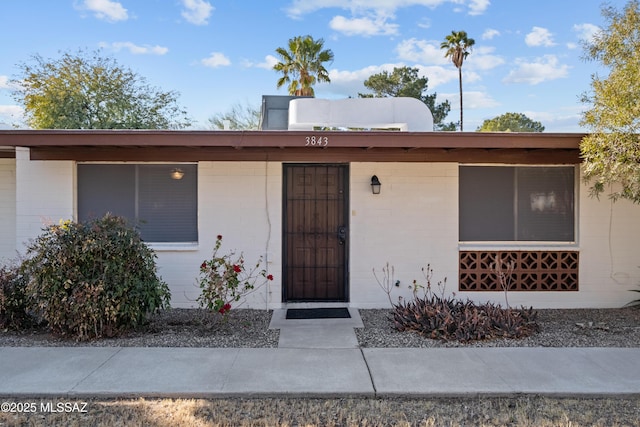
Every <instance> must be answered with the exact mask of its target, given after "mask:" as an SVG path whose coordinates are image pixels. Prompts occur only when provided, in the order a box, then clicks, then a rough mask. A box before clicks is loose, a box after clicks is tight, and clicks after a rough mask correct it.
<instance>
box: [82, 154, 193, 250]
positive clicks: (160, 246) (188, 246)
mask: <svg viewBox="0 0 640 427" xmlns="http://www.w3.org/2000/svg"><path fill="white" fill-rule="evenodd" d="M80 165H107V166H108V165H113V166H117V165H129V166H148V165H167V166H169V165H170V166H174V167H180V165H194V166H195V171H196V172H195V173H196V177H195V182H196V184H195V185H196V187H195V208H196V212H195V216H196V218H195V226H196V229H195V233H196V240H195V241H188V240H181V241H164V242H163V241H155V240H149V241H146V240H145V241H144V242H145V244H146V245H147V246H149V247H150V248H151V249H153V250H159V251H191V250H197V249H198V247H199V241H200V216H199V212H200V208H199V204H200V195H199V191H200V189H199V187H200V182H199V181H200V180H199V167H198V166H199V164H198V162H140V161H133V162H130V161H125V162H122V161H120V162H118V161H113V162H110V161H97V162H93V161H80V162H76V167H75V168H74V181H75V185H74V201H75V203H74V205H75V206H74V207H75V212H74V216H75V218H76V219H77V220H79V219H80V218H79V217H80V212H79V198H80V196H79V177H78V166H80ZM136 203H137V197H136ZM137 210H138V209H137V208H136V212H137ZM127 220H131V219H130V218H127ZM136 221H137V219H136ZM132 225H136V224H135V223H134V224H132Z"/></svg>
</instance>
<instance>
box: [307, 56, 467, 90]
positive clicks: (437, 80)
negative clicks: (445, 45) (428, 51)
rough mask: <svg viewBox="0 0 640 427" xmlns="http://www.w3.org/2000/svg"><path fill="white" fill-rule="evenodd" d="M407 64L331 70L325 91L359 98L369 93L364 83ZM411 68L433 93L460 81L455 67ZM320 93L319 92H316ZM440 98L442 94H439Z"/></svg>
mask: <svg viewBox="0 0 640 427" xmlns="http://www.w3.org/2000/svg"><path fill="white" fill-rule="evenodd" d="M406 65H407V64H405V63H402V62H399V63H394V64H391V63H387V64H381V65H370V66H368V67H364V68H361V69H359V70H354V71H348V70H337V69H333V70H329V78H330V79H331V84H330V85H327V86H326V88H324V89H323V91H324V92H330V93H332V94H336V95H340V96H343V97H344V96H357V95H358V93H368V92H369V89H367V88H366V87H365V86H364V81H365V80H367V79H368V78H369V77H371V76H372V75H374V74H379V73H381V72H383V71H386V72H388V73H391V72H393V69H394V68H396V67H397V68H399V67H404V66H406ZM411 67H414V68H417V69H418V75H419V76H421V77H422V76H424V77H427V78H428V79H429V81H428V83H427V84H428V89H427V90H428V92H430V93H432V92H433V91H434V89H435V88H436V87H438V86H439V85H442V84H444V83H448V82H451V81H457V80H458V71H457V69H456V68H455V67H454V66H451V67H441V66H424V65H412V66H411ZM464 78H465V81H475V80H477V79H478V75H477V74H476V73H473V72H470V73H468V74H465V77H464ZM316 92H318V91H316ZM438 97H440V94H438Z"/></svg>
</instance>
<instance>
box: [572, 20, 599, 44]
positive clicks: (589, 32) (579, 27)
mask: <svg viewBox="0 0 640 427" xmlns="http://www.w3.org/2000/svg"><path fill="white" fill-rule="evenodd" d="M573 31H574V32H575V33H576V34H577V35H578V38H579V39H580V40H583V41H586V42H590V41H591V40H593V37H594V36H595V35H596V34H597V33H598V32H600V31H601V28H600V27H598V26H597V25H593V24H576V25H574V26H573Z"/></svg>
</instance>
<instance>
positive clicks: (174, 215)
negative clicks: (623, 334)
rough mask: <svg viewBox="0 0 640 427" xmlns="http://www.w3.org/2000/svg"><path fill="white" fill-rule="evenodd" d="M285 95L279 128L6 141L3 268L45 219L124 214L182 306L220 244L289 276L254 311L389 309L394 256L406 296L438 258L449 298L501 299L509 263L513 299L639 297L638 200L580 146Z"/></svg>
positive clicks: (551, 303)
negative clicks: (595, 179)
mask: <svg viewBox="0 0 640 427" xmlns="http://www.w3.org/2000/svg"><path fill="white" fill-rule="evenodd" d="M316 101H320V102H316ZM352 101H353V102H358V103H354V104H350V105H347V106H345V105H346V104H345V102H346V103H349V102H352ZM287 102H288V103H289V111H288V113H287V114H284V113H283V111H276V110H277V109H276V110H273V111H269V108H268V107H269V106H268V105H267V106H265V109H266V110H265V116H264V117H265V118H266V119H268V118H269V117H271V119H270V120H265V123H264V126H265V128H266V129H269V128H270V127H269V126H270V125H269V123H268V122H271V125H273V127H275V128H277V127H278V126H282V124H283V122H284V121H288V123H286V128H284V129H279V130H261V131H151V130H150V131H116V130H114V131H82V130H74V131H67V130H37V131H36V130H2V131H0V178H1V179H0V258H4V259H9V258H12V257H14V256H15V254H16V251H18V252H20V251H22V250H23V249H24V242H25V241H27V240H28V239H30V238H33V237H35V236H37V235H38V234H39V233H40V232H41V230H42V227H43V226H44V225H46V224H48V223H57V222H58V221H59V220H60V219H69V218H73V219H76V220H83V219H86V218H90V217H91V216H94V215H96V216H98V215H100V214H101V213H102V212H104V211H111V212H114V213H117V214H120V215H125V216H127V217H129V218H131V219H133V220H136V219H137V220H142V221H143V222H142V225H141V232H142V235H143V238H144V239H145V241H147V242H148V243H149V245H150V246H151V247H152V248H153V249H154V250H155V251H156V253H157V255H158V265H159V269H160V274H161V275H162V277H163V279H164V280H165V281H166V282H167V283H169V285H170V288H171V291H172V304H173V305H174V306H175V307H192V306H196V305H197V304H196V302H195V299H196V298H197V296H198V295H199V288H198V287H197V284H196V278H197V276H198V272H199V266H200V264H201V263H202V261H203V260H204V259H206V258H207V257H208V256H210V254H211V251H212V249H213V246H214V243H215V239H216V236H217V235H222V236H223V250H232V249H236V250H238V251H242V252H243V253H244V256H245V259H246V260H247V262H250V261H253V260H258V259H259V258H260V257H262V258H263V260H264V262H265V264H264V265H265V266H266V267H267V269H268V272H269V274H272V275H273V276H274V278H275V280H274V281H272V282H269V283H268V284H267V285H265V286H264V287H261V288H260V289H258V290H257V291H256V292H255V293H254V294H252V295H251V296H250V297H249V298H247V301H246V304H245V307H256V308H277V307H280V306H282V304H283V303H293V302H306V301H314V302H344V303H349V304H350V305H352V306H354V307H360V308H374V307H388V305H389V302H388V299H387V295H386V294H385V293H384V292H383V291H382V289H381V288H380V286H379V285H378V283H377V281H376V278H375V277H374V274H373V270H374V269H375V270H376V273H377V275H378V278H379V279H380V278H381V277H382V276H381V275H382V271H381V270H382V268H383V267H384V266H385V265H386V263H389V264H390V265H393V266H394V276H393V279H392V283H393V284H394V285H395V284H397V285H398V286H397V287H396V286H393V288H394V289H393V294H392V295H393V297H394V298H396V297H397V296H403V297H410V296H411V292H412V291H411V289H409V286H410V285H411V284H412V283H413V281H414V280H417V281H418V283H421V284H424V283H425V279H424V277H423V272H422V268H423V267H426V266H427V264H429V265H430V266H431V268H433V270H434V273H433V284H434V286H435V282H437V281H439V280H443V279H444V278H445V277H446V279H447V280H446V290H445V292H447V293H451V292H455V293H456V295H457V296H459V297H462V298H467V297H468V298H470V299H472V300H476V301H487V300H490V301H495V302H500V303H503V302H504V295H503V292H502V289H501V287H500V285H499V284H498V282H497V280H496V276H495V274H494V272H492V269H491V264H492V263H494V262H495V260H496V257H497V256H498V257H499V258H500V259H501V260H503V261H504V262H507V261H510V260H513V261H514V262H515V265H516V268H515V271H514V274H513V275H512V276H511V283H510V287H511V291H510V294H509V302H510V303H511V305H516V306H517V305H521V304H524V305H533V306H534V307H536V308H545V307H548V308H562V307H565V308H572V307H619V306H622V305H624V304H625V303H627V302H628V301H630V300H632V299H634V294H632V293H630V292H629V290H630V289H637V288H638V286H639V285H640V268H639V266H640V206H638V205H634V204H632V203H629V202H626V201H618V202H616V203H612V202H611V201H609V200H608V199H606V198H603V199H602V200H597V199H594V198H591V197H590V196H589V191H588V186H587V185H586V184H584V183H583V182H582V180H581V173H580V156H579V148H578V147H579V143H580V140H581V138H582V137H583V135H581V134H558V133H535V134H530V133H526V134H525V133H476V132H466V133H464V132H433V131H428V130H424V129H423V128H420V129H419V130H416V127H418V128H419V127H420V123H421V120H422V121H426V122H428V121H429V120H430V119H431V115H430V113H428V110H427V111H426V112H425V111H416V110H414V109H413V107H411V106H409V107H407V105H409V104H411V102H410V101H409V102H408V103H406V102H405V101H397V104H393V105H392V104H385V107H384V108H382V109H380V108H377V107H376V108H373V109H372V108H371V106H370V105H369V104H366V105H365V104H359V102H380V100H342V101H341V102H339V103H334V104H332V103H327V102H325V101H323V100H314V99H290V100H287ZM382 102H389V101H388V100H383V101H382ZM267 104H268V102H267ZM378 107H379V106H378ZM416 108H418V107H416ZM285 109H286V108H285ZM279 110H282V108H280V109H279ZM354 111H355V112H360V113H366V114H364V116H365V119H362V116H363V114H360V115H355V116H354V115H353V112H354ZM380 111H383V112H384V111H386V112H387V113H388V114H387V115H386V116H385V115H384V114H381V113H380ZM421 114H422V116H421ZM314 117H317V119H314ZM420 117H422V119H420ZM277 123H280V124H279V125H277ZM431 123H432V122H431ZM431 126H432V125H431ZM273 127H271V129H273ZM289 128H291V129H296V130H288V129H289ZM354 128H355V129H358V130H357V131H351V132H349V131H345V129H354ZM319 129H323V130H319ZM327 129H328V130H327ZM363 129H364V130H363ZM384 129H392V130H384ZM378 183H379V184H380V185H379V186H378V185H377V184H378ZM390 280H391V278H390Z"/></svg>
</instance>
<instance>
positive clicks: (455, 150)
mask: <svg viewBox="0 0 640 427" xmlns="http://www.w3.org/2000/svg"><path fill="white" fill-rule="evenodd" d="M584 136H585V134H582V133H545V132H539V133H512V132H495V133H493V132H491V133H489V132H395V131H361V132H358V131H351V132H346V131H200V130H198V131H193V130H191V131H185V130H0V147H28V148H30V149H31V150H30V151H31V159H32V160H77V161H176V162H179V161H182V162H192V161H199V160H220V161H309V162H313V161H325V162H329V161H330V162H340V161H344V162H348V161H394V162H395V161H398V162H402V161H413V162H416V161H417V162H431V161H438V162H439V161H452V162H477V163H579V162H580V150H579V146H580V141H581V140H582V138H583V137H584ZM5 153H6V150H5ZM5 157H6V156H5Z"/></svg>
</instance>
